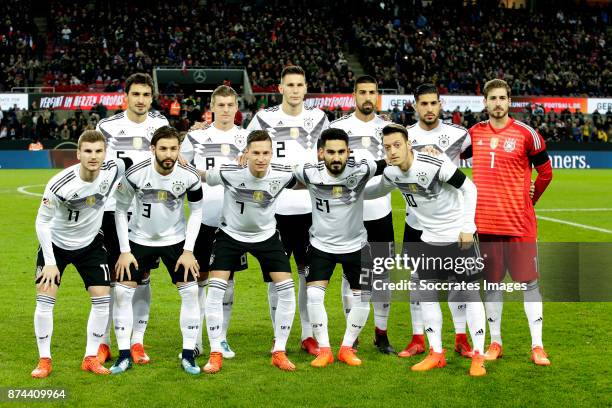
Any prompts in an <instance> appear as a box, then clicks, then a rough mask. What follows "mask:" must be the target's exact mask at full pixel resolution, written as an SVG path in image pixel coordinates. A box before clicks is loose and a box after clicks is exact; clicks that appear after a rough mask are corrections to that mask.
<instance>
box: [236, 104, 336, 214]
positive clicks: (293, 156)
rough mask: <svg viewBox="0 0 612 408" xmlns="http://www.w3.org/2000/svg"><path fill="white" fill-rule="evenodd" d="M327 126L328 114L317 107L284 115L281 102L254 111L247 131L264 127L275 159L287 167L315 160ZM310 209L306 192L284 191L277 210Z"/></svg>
mask: <svg viewBox="0 0 612 408" xmlns="http://www.w3.org/2000/svg"><path fill="white" fill-rule="evenodd" d="M328 127H329V121H328V120H327V115H325V112H323V111H322V110H321V109H318V108H306V107H303V108H302V112H301V113H300V114H299V115H296V116H290V115H287V114H286V113H285V112H283V109H282V107H281V105H277V106H273V107H271V108H268V109H265V110H262V111H259V112H257V114H256V115H255V116H254V117H253V120H251V122H250V123H249V126H248V127H247V130H249V131H252V130H266V131H268V133H270V137H271V138H272V147H273V149H272V151H273V154H274V158H273V160H274V162H275V163H279V164H284V165H288V166H294V165H296V164H300V163H314V162H317V141H318V140H319V137H320V136H321V132H323V131H324V130H325V129H327V128H328ZM311 211H312V207H311V206H310V200H309V198H308V192H306V191H302V190H285V191H283V193H282V194H281V196H280V198H279V200H278V206H277V209H276V212H277V213H278V214H281V215H294V214H307V213H309V212H311Z"/></svg>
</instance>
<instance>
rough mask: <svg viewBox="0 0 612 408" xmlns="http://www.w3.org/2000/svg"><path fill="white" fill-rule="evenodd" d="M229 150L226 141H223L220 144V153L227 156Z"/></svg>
mask: <svg viewBox="0 0 612 408" xmlns="http://www.w3.org/2000/svg"><path fill="white" fill-rule="evenodd" d="M230 152H231V149H230V145H229V144H227V143H223V144H222V145H221V154H222V155H224V156H227V155H229V154H230Z"/></svg>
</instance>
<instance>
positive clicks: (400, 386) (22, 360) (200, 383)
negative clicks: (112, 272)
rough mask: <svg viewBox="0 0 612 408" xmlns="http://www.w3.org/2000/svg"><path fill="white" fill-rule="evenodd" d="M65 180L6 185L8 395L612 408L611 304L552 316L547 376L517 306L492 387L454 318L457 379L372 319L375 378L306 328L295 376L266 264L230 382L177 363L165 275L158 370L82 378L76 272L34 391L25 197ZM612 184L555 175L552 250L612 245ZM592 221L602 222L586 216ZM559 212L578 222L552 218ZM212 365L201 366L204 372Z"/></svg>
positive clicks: (405, 331)
mask: <svg viewBox="0 0 612 408" xmlns="http://www.w3.org/2000/svg"><path fill="white" fill-rule="evenodd" d="M57 171H58V170H2V171H0V193H1V194H0V204H1V208H2V217H0V226H1V230H2V239H1V240H0V273H1V274H2V275H1V276H2V285H1V286H0V287H1V288H2V289H1V291H0V294H1V298H0V299H1V302H0V316H2V317H1V319H2V323H1V330H0V387H9V388H58V387H61V388H65V389H66V390H67V391H68V398H67V401H66V402H65V403H64V405H67V406H79V407H80V406H105V407H110V406H123V405H126V404H128V403H129V404H130V405H132V406H142V407H145V406H174V407H188V406H198V407H202V406H211V405H213V404H214V405H216V406H223V407H233V406H264V405H265V406H285V407H291V406H313V407H315V406H317V407H318V406H321V407H360V406H385V407H391V406H398V407H400V406H401V407H407V406H415V405H417V404H418V405H419V406H446V407H451V406H452V407H460V406H470V407H480V406H520V407H526V406H559V405H560V404H562V405H563V406H611V405H612V396H611V395H612V386H611V381H610V378H612V370H611V364H610V361H609V360H608V359H609V358H610V357H611V348H610V341H609V338H610V331H611V329H612V305H611V304H609V303H546V304H545V305H544V343H545V345H546V350H547V351H548V353H549V355H550V357H551V361H552V366H550V367H536V366H534V365H533V364H532V363H531V362H530V360H529V351H530V338H529V330H528V326H527V322H526V319H525V315H524V312H523V305H522V303H520V302H508V303H506V304H505V306H504V319H503V328H502V334H503V337H504V357H503V358H502V359H501V360H499V361H496V362H490V363H488V364H487V370H488V375H487V376H486V377H483V378H470V377H469V376H468V374H467V370H468V368H469V360H467V359H462V358H460V357H458V356H457V355H456V354H455V353H454V352H452V345H453V341H454V340H453V330H452V321H451V319H450V313H449V311H448V308H447V307H446V306H443V308H442V310H443V312H444V316H445V320H444V330H445V334H444V338H443V340H444V343H445V346H446V347H447V348H448V350H447V360H448V366H447V367H446V368H444V369H438V370H433V371H431V372H426V373H413V372H411V371H410V366H411V365H412V364H414V363H415V362H417V361H419V360H420V357H418V358H417V357H415V358H412V359H399V358H397V357H394V356H384V355H381V354H379V353H378V352H377V351H376V350H375V348H374V347H373V346H372V344H371V341H372V338H373V323H372V317H373V315H372V314H370V318H369V320H368V325H367V326H366V328H365V329H364V331H363V333H362V335H361V344H362V345H361V347H360V351H359V356H360V357H362V359H363V361H364V364H363V365H362V366H361V367H357V368H352V367H348V366H346V365H344V364H341V363H335V364H333V365H332V366H331V367H329V368H326V369H321V370H316V369H314V368H311V367H310V366H309V362H310V361H311V357H310V356H308V355H306V354H305V353H303V352H302V351H300V350H299V346H298V345H299V331H300V329H299V319H298V316H297V314H296V320H295V322H294V326H293V333H292V335H291V338H290V340H289V343H288V352H289V356H290V358H291V359H292V360H293V362H294V363H296V365H297V368H298V369H297V371H296V372H295V373H286V372H280V371H279V370H278V369H276V368H274V367H272V366H271V365H270V346H271V342H272V328H271V323H270V318H269V315H268V307H267V295H266V287H265V286H264V284H263V283H262V282H261V274H260V272H259V270H258V264H257V262H256V261H254V260H253V259H251V261H250V265H251V268H250V270H249V271H245V272H240V273H238V274H237V276H236V295H235V305H234V313H233V318H232V323H231V326H230V330H229V335H228V338H229V342H230V344H231V345H232V347H233V349H234V350H235V352H236V358H235V359H234V360H226V361H225V362H224V366H223V370H222V372H221V373H219V374H216V375H204V374H203V375H200V376H198V377H191V376H189V375H187V374H185V373H184V372H183V371H182V370H181V369H180V366H179V361H178V360H177V358H176V356H177V353H178V352H179V350H180V348H181V334H180V329H179V325H178V315H179V306H180V298H179V296H178V294H177V291H176V289H175V288H174V287H173V286H172V284H171V282H170V280H169V278H168V275H167V273H166V272H165V270H164V269H163V267H162V268H161V269H159V270H157V271H154V272H153V273H152V279H151V281H152V290H153V301H152V308H151V318H150V324H149V327H148V330H147V333H146V336H145V344H146V347H147V352H148V353H149V355H150V356H151V359H152V362H151V364H150V365H148V366H135V367H134V369H132V370H130V371H129V372H128V373H127V374H125V375H121V376H117V377H114V376H113V377H99V376H95V375H93V374H91V373H86V372H83V371H81V370H80V363H81V359H82V358H83V352H84V347H85V326H86V321H87V316H88V313H89V308H90V302H89V299H88V296H87V293H86V292H85V291H84V290H83V286H82V282H81V280H80V277H79V276H78V274H77V273H76V271H75V270H74V269H73V268H72V267H69V268H68V269H67V270H66V272H65V273H64V279H63V284H62V287H61V290H60V292H59V296H58V301H57V304H56V306H55V311H54V316H55V323H54V324H55V327H54V333H53V342H52V354H53V359H54V371H53V373H52V374H51V376H50V377H49V378H47V379H44V380H34V379H32V378H30V371H31V370H32V369H33V368H34V366H35V364H36V361H37V358H38V353H37V349H36V342H35V338H34V329H33V312H34V307H35V288H34V285H33V276H34V264H35V252H36V249H37V245H38V244H37V240H36V235H35V230H34V219H35V216H36V210H37V208H38V205H39V198H38V197H35V196H30V195H25V194H21V193H19V192H18V191H17V189H18V187H20V186H32V187H30V188H28V189H27V191H29V192H33V193H41V192H42V190H43V187H44V183H46V182H47V181H48V179H49V178H50V177H51V176H52V175H53V174H54V173H56V172H57ZM610 180H612V171H610V170H557V171H555V178H554V180H553V183H552V184H551V186H550V187H549V190H548V191H547V192H546V193H545V194H544V197H543V198H542V199H541V201H540V202H539V203H538V206H537V208H538V210H539V212H538V214H539V215H541V216H544V217H548V218H549V219H550V218H552V219H554V220H555V221H551V220H545V219H540V221H539V238H540V241H543V242H586V241H589V242H590V241H592V242H610V241H612V233H611V230H612V216H611V215H612V210H611V209H610V208H611V207H612V188H611V184H612V183H611V181H610ZM394 208H395V211H394V222H395V228H396V236H397V237H398V239H400V237H401V236H402V232H403V217H402V212H403V201H402V199H401V197H400V196H399V195H395V196H394ZM586 208H591V209H600V210H597V211H581V210H576V209H586ZM606 208H607V210H605V209H606ZM546 209H569V211H543V210H546ZM562 222H569V223H571V224H567V223H565V224H564V223H562ZM575 224H580V225H581V226H577V225H575ZM584 226H587V227H589V226H590V227H596V228H598V229H599V230H593V229H585V227H584ZM339 227H341V226H339ZM606 231H607V232H606ZM595 265H596V264H595ZM544 290H545V288H544ZM339 292H340V291H339V275H338V274H336V275H335V277H334V278H333V280H332V283H331V285H330V289H329V290H328V294H327V297H326V302H327V308H328V313H329V322H330V325H329V328H330V337H331V340H332V345H333V347H334V348H335V349H336V350H337V347H338V345H339V343H340V341H341V337H342V334H343V331H344V317H343V315H342V310H341V309H342V308H341V302H340V293H339ZM410 334H411V328H410V317H409V305H408V304H407V303H405V302H397V303H394V304H393V306H392V309H391V317H390V321H389V336H390V340H391V343H392V344H393V345H394V346H395V348H396V349H402V348H403V347H404V346H405V345H406V343H407V341H408V340H409V337H410ZM113 343H114V339H113ZM114 350H115V349H114ZM115 353H116V351H115ZM204 362H205V359H204V358H202V357H200V359H199V363H200V364H204ZM3 393H4V394H6V392H5V391H4V392H3ZM29 405H32V403H28V402H14V403H12V404H11V405H10V406H29Z"/></svg>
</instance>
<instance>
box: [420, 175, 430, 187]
mask: <svg viewBox="0 0 612 408" xmlns="http://www.w3.org/2000/svg"><path fill="white" fill-rule="evenodd" d="M417 183H419V185H421V186H423V187H426V186H427V184H428V183H429V178H428V177H427V174H426V173H423V172H421V173H417Z"/></svg>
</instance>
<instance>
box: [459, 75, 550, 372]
mask: <svg viewBox="0 0 612 408" xmlns="http://www.w3.org/2000/svg"><path fill="white" fill-rule="evenodd" d="M483 93H484V103H485V106H486V108H487V112H488V113H489V120H487V121H484V122H480V123H477V124H476V125H474V126H473V127H472V128H471V129H470V136H471V138H472V152H473V158H472V169H473V170H472V171H473V173H472V174H473V178H474V184H476V187H477V188H478V205H477V207H476V226H477V227H478V235H479V237H480V241H481V243H482V245H481V249H482V253H483V255H486V256H487V262H486V263H485V270H484V273H485V278H486V280H487V281H488V282H500V281H502V280H503V279H504V276H505V274H506V269H507V270H508V272H510V276H512V279H513V280H514V281H516V282H522V283H525V284H526V285H527V289H526V290H525V291H524V292H523V295H524V301H525V303H524V304H525V314H526V315H527V320H528V323H529V331H530V332H531V359H532V360H533V361H534V363H535V364H537V365H550V360H549V359H548V356H547V354H546V352H545V351H544V346H543V343H542V320H543V319H542V315H543V313H542V295H541V294H540V288H539V285H538V276H539V275H538V268H537V243H536V239H537V221H536V217H535V211H534V205H535V203H536V202H537V201H538V199H539V198H540V197H541V196H542V194H543V193H544V190H546V187H547V186H548V184H549V183H550V182H551V180H552V166H551V164H550V160H549V157H548V153H547V152H546V144H545V142H544V139H543V138H542V136H540V135H539V134H538V132H536V131H535V130H534V129H532V128H531V127H529V126H527V125H525V124H524V123H522V122H519V121H518V120H514V119H512V118H510V117H509V116H508V110H509V107H510V87H509V86H508V84H507V83H506V82H505V81H503V80H501V79H493V80H491V81H489V82H487V83H486V84H485V86H484V89H483ZM532 167H535V169H536V171H537V172H538V175H537V178H536V180H535V183H534V192H533V197H530V186H531V172H532ZM485 306H486V309H487V319H488V321H489V330H490V332H491V345H490V346H489V349H488V350H487V359H488V360H495V359H497V358H499V357H501V356H502V339H501V317H502V308H503V292H502V291H489V292H487V294H486V304H485Z"/></svg>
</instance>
